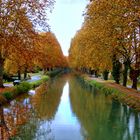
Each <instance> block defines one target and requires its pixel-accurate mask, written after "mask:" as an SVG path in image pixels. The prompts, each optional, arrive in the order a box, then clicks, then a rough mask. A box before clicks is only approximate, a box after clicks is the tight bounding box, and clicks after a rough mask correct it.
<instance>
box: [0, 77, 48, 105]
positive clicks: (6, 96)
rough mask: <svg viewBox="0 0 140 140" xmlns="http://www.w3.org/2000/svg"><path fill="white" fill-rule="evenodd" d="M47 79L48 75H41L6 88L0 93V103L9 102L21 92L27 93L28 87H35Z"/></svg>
mask: <svg viewBox="0 0 140 140" xmlns="http://www.w3.org/2000/svg"><path fill="white" fill-rule="evenodd" d="M48 80H49V76H42V77H41V79H39V80H37V81H34V82H30V83H29V82H26V81H24V82H22V83H20V84H19V85H16V86H13V87H10V88H6V89H5V90H3V91H2V92H1V93H0V103H1V104H3V103H5V102H9V101H11V100H13V99H14V98H16V97H17V96H18V95H21V94H23V93H28V91H29V90H30V89H33V88H36V87H38V86H39V85H41V84H42V83H44V82H46V81H48Z"/></svg>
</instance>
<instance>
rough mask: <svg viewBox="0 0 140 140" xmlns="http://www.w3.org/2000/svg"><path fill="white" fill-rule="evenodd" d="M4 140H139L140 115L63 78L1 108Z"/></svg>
mask: <svg viewBox="0 0 140 140" xmlns="http://www.w3.org/2000/svg"><path fill="white" fill-rule="evenodd" d="M0 119H1V125H0V139H1V140H8V139H10V140H140V114H139V113H135V112H134V111H133V110H132V109H130V108H128V107H127V106H124V105H122V104H120V103H118V102H116V101H112V99H111V97H110V96H105V94H104V93H101V92H100V91H98V90H97V89H95V88H92V89H91V88H88V87H86V86H85V85H84V84H81V83H80V82H79V81H78V80H77V79H76V78H75V77H74V76H72V75H63V76H62V77H59V78H57V79H54V80H52V81H51V82H50V84H49V85H46V84H43V85H42V86H41V87H39V88H37V89H36V91H35V93H34V94H31V95H27V94H26V95H23V96H21V97H20V98H17V99H16V100H14V101H12V102H11V103H10V105H6V106H4V107H0Z"/></svg>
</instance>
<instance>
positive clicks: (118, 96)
mask: <svg viewBox="0 0 140 140" xmlns="http://www.w3.org/2000/svg"><path fill="white" fill-rule="evenodd" d="M79 79H80V81H82V82H84V84H86V85H87V86H89V87H91V88H96V89H97V90H100V91H101V93H104V94H106V95H109V96H111V97H112V99H114V100H118V101H119V102H121V103H123V104H125V105H128V106H129V107H130V108H133V109H134V110H136V111H140V92H138V91H136V90H133V89H128V88H126V87H123V86H121V85H118V84H115V83H109V82H106V81H103V80H98V79H92V78H90V77H88V76H87V75H81V76H79Z"/></svg>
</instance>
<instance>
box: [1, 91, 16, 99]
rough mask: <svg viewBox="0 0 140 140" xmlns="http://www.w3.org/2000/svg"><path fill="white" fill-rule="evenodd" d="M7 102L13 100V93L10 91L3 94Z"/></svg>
mask: <svg viewBox="0 0 140 140" xmlns="http://www.w3.org/2000/svg"><path fill="white" fill-rule="evenodd" d="M2 95H3V96H4V97H5V98H6V99H7V100H11V99H12V98H13V93H12V92H10V91H6V92H4V93H3V94H2Z"/></svg>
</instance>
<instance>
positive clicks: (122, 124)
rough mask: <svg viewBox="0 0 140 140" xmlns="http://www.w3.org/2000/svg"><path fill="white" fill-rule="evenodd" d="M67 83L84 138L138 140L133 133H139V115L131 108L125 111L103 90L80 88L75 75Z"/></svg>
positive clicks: (137, 135) (91, 139)
mask: <svg viewBox="0 0 140 140" xmlns="http://www.w3.org/2000/svg"><path fill="white" fill-rule="evenodd" d="M69 83H70V100H71V105H72V109H73V112H74V113H75V114H76V116H77V117H78V119H79V121H80V122H81V125H82V126H83V128H81V133H82V134H83V136H84V137H85V139H88V140H94V139H96V140H106V139H109V140H131V139H133V140H137V139H136V137H138V138H139V137H140V136H139V135H140V134H139V132H138V131H139V128H140V126H138V125H137V124H140V122H139V121H140V118H137V117H138V115H136V114H135V115H136V116H137V117H134V116H135V115H134V114H133V113H132V112H131V110H129V111H128V109H127V112H126V110H125V108H124V107H122V106H121V105H120V104H118V103H116V102H112V101H111V100H110V99H109V97H106V96H105V95H104V94H102V93H98V94H97V93H92V92H90V91H88V90H86V89H84V88H82V87H81V86H80V84H79V83H78V82H77V81H76V80H75V79H71V80H70V81H69ZM95 91H96V90H95ZM96 92H97V91H96ZM98 92H99V91H98ZM130 112H131V113H130ZM132 116H133V117H134V120H135V121H134V122H133V121H132V120H131V119H132ZM139 117H140V116H139ZM137 121H138V122H137ZM131 123H133V125H134V130H133V133H132V132H131V133H130V127H132V126H130V124H131Z"/></svg>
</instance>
